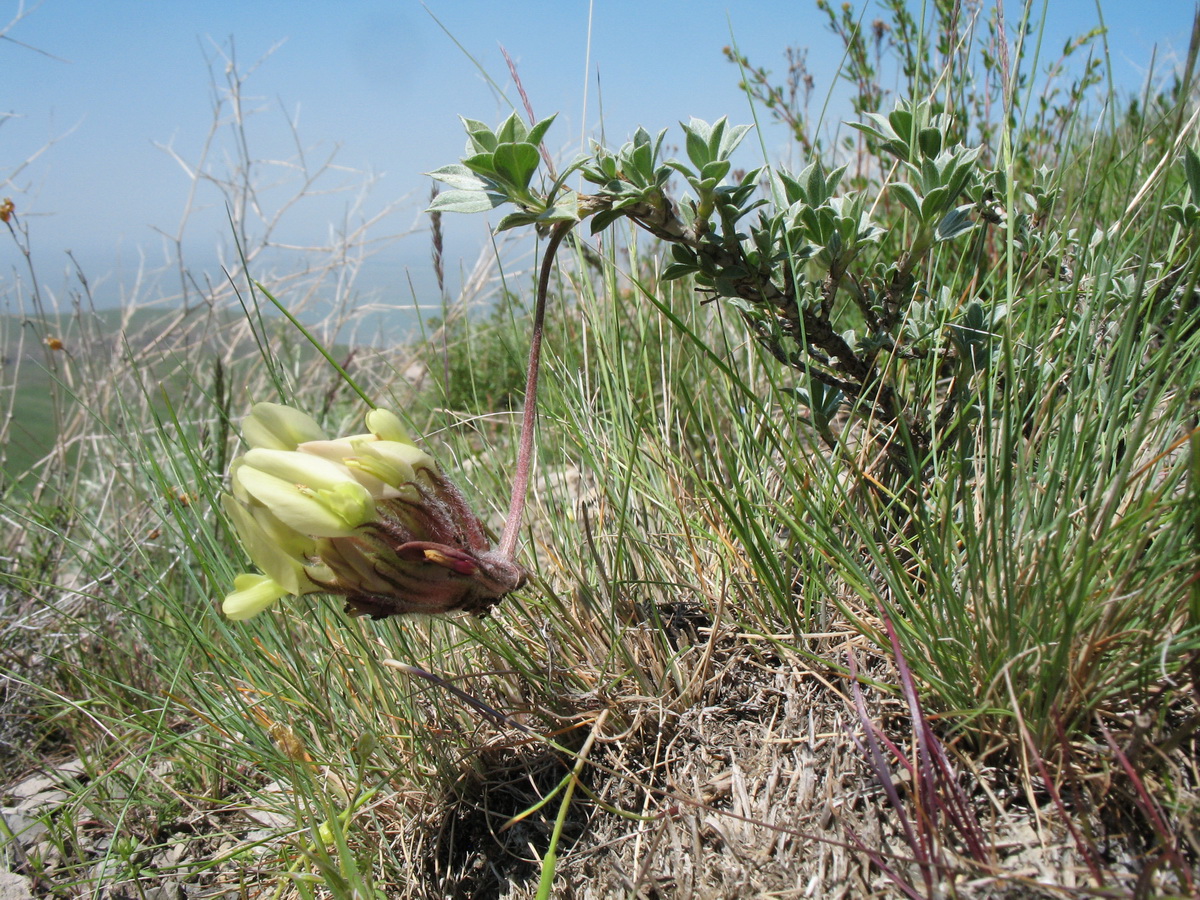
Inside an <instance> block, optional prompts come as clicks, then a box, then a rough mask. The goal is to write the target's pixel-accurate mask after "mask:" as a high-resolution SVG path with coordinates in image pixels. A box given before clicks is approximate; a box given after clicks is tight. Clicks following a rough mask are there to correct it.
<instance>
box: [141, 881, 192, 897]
mask: <svg viewBox="0 0 1200 900" xmlns="http://www.w3.org/2000/svg"><path fill="white" fill-rule="evenodd" d="M142 896H143V897H145V898H146V900H184V898H185V897H187V894H185V893H184V891H183V885H181V884H180V883H179V882H178V881H175V880H174V879H171V880H169V881H164V882H163V883H162V884H160V885H159V886H158V887H152V888H150V889H148V890H147V891H146V892H145V893H144V894H143V895H142Z"/></svg>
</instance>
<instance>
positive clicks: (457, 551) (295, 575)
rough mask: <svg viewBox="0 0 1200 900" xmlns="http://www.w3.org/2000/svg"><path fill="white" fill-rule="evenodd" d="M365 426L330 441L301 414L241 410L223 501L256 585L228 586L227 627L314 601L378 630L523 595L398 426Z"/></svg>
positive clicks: (512, 573) (272, 407)
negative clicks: (403, 617) (238, 451)
mask: <svg viewBox="0 0 1200 900" xmlns="http://www.w3.org/2000/svg"><path fill="white" fill-rule="evenodd" d="M366 424H367V429H368V433H367V434H356V435H351V436H349V437H343V438H337V439H335V440H329V439H328V438H327V437H326V435H325V434H324V433H323V432H322V430H321V428H320V426H319V425H317V423H316V422H315V421H313V420H312V419H311V418H310V417H309V416H307V415H305V414H304V413H302V412H300V411H299V410H295V409H292V408H291V407H287V406H282V405H280V404H278V403H258V404H256V405H255V406H254V408H253V409H252V410H251V412H250V415H249V416H248V417H247V418H246V420H245V421H244V422H243V430H242V434H243V437H244V438H245V441H246V443H247V444H248V445H249V446H250V449H249V450H247V451H246V453H245V454H244V455H242V456H239V457H238V458H237V459H235V460H234V461H233V463H232V464H231V466H230V469H229V477H230V482H231V490H232V493H231V494H227V495H225V496H224V497H223V498H222V500H223V504H224V508H225V512H226V513H227V514H228V515H229V518H230V519H231V520H232V521H233V524H234V526H235V527H236V528H237V532H238V536H239V537H240V538H241V540H242V544H243V546H244V547H245V548H246V552H247V553H248V554H249V555H250V559H251V560H252V561H253V562H254V564H255V565H256V566H257V567H258V568H259V569H261V570H262V574H248V575H239V576H238V577H237V578H236V579H235V580H234V590H233V592H232V593H231V594H229V595H228V596H227V597H226V598H225V602H224V604H223V606H222V609H223V610H224V612H225V615H227V616H228V617H229V618H231V619H248V618H250V617H251V616H254V615H257V614H258V613H260V612H262V611H263V610H264V609H266V608H267V607H268V606H270V605H271V604H272V603H274V602H275V601H276V600H278V599H279V598H281V597H283V596H286V595H289V594H295V595H300V594H309V593H317V592H321V593H330V594H339V595H341V596H344V597H345V598H346V612H348V613H349V614H351V615H358V616H362V615H369V616H371V617H372V618H376V619H379V618H384V617H386V616H394V615H400V614H402V613H446V612H452V611H455V610H466V611H469V612H473V613H477V614H478V613H483V612H486V611H487V610H488V609H489V608H491V607H492V606H493V605H495V604H496V603H497V602H498V601H499V600H500V599H501V598H503V597H504V596H505V595H506V594H508V593H509V592H510V591H513V590H516V589H517V588H519V587H520V586H521V585H522V584H524V583H525V578H526V574H525V571H524V570H523V569H522V568H521V567H520V566H518V565H517V564H516V563H514V562H512V561H511V560H509V559H507V558H505V557H504V556H503V555H501V554H500V553H497V552H496V551H494V550H492V549H491V548H490V546H489V544H488V541H487V537H486V536H485V535H484V532H483V527H482V525H481V524H480V522H479V520H478V519H477V518H476V517H475V515H474V514H473V513H472V512H471V510H470V508H469V507H468V506H467V504H466V501H465V500H464V499H463V496H462V494H461V493H460V492H459V490H458V488H457V487H455V486H454V484H453V483H452V482H450V480H449V479H447V478H446V477H445V476H444V475H443V474H442V473H441V472H440V471H439V469H438V467H437V463H435V462H434V460H433V458H432V457H431V456H430V455H429V454H428V453H426V452H425V451H424V450H421V449H420V448H418V447H416V446H415V445H414V444H413V443H412V441H411V439H410V438H409V437H408V435H407V434H406V433H405V431H404V428H403V426H402V425H401V424H400V420H399V419H398V418H397V417H396V415H395V414H394V413H391V412H389V411H387V410H384V409H375V410H372V411H371V412H369V413H368V414H367V417H366Z"/></svg>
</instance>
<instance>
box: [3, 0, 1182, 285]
mask: <svg viewBox="0 0 1200 900" xmlns="http://www.w3.org/2000/svg"><path fill="white" fill-rule="evenodd" d="M24 6H25V9H26V10H27V11H28V15H27V16H26V18H24V19H23V20H22V21H20V22H18V23H17V24H15V25H14V26H12V27H11V28H10V29H9V31H8V32H7V35H6V38H7V39H6V40H4V41H0V71H3V72H4V76H3V81H2V84H3V90H2V91H0V113H9V114H11V117H10V118H7V119H6V120H4V121H3V122H2V123H0V179H3V178H4V177H6V176H9V175H10V174H11V173H12V172H13V170H14V169H15V168H16V167H17V166H18V165H19V164H20V163H21V161H22V160H24V159H26V158H27V157H29V156H30V155H32V154H34V153H36V152H38V151H39V150H40V149H42V148H44V147H45V145H46V144H47V143H48V142H51V141H53V142H54V143H53V145H52V146H50V147H48V148H45V149H44V152H42V153H41V155H40V156H38V157H37V159H35V160H34V161H33V162H32V163H31V164H30V165H29V166H27V167H25V168H23V169H22V170H21V171H20V172H19V173H17V174H16V176H15V178H13V179H12V181H11V182H10V183H9V184H7V185H3V186H0V194H3V195H4V196H11V197H12V198H13V200H14V202H15V203H16V205H17V209H18V212H20V213H22V214H23V215H24V221H25V222H26V223H27V224H28V225H29V227H30V229H31V230H32V233H33V234H32V241H33V245H34V252H35V255H36V257H37V259H38V262H39V266H40V268H41V271H42V273H43V279H44V282H45V284H46V285H47V286H48V288H49V289H50V290H51V291H61V290H62V289H63V287H64V285H65V284H66V283H67V281H66V279H65V278H64V276H63V274H62V273H63V271H64V270H65V269H66V267H67V259H66V256H65V252H66V251H67V250H70V251H72V252H73V253H74V254H75V255H76V257H77V258H78V259H79V260H80V261H81V263H82V264H83V266H84V268H85V269H86V270H87V272H88V274H89V276H90V277H91V278H92V279H93V280H98V281H101V282H102V283H104V280H103V277H102V276H104V275H105V273H108V272H110V271H116V272H118V275H116V276H114V277H112V278H110V279H109V281H108V282H106V284H107V288H106V289H107V290H109V291H110V292H112V291H115V287H116V285H117V281H118V279H119V278H120V277H124V278H128V277H130V275H131V273H132V271H133V270H134V269H135V268H136V265H137V262H138V259H139V255H140V254H143V253H144V254H145V255H146V259H147V262H148V264H149V265H151V266H152V265H155V264H156V263H157V262H158V261H160V260H161V259H162V255H163V254H162V249H161V239H160V237H159V236H158V234H157V232H156V229H162V230H166V231H168V232H173V231H174V230H175V228H176V226H177V224H178V221H179V217H180V213H181V211H182V209H183V206H184V202H185V198H186V194H187V189H188V182H187V180H186V179H185V178H184V177H183V175H182V173H181V171H180V169H179V166H178V165H177V163H176V162H174V161H172V159H171V158H170V156H169V155H168V154H167V153H165V152H164V151H163V150H162V149H160V148H159V147H156V144H159V145H169V146H171V147H173V148H174V150H175V151H177V152H178V153H179V154H180V156H182V157H183V158H185V159H195V158H197V157H198V155H199V151H200V148H201V146H202V142H203V140H204V137H205V134H206V133H207V130H208V128H209V124H210V120H211V114H212V113H211V108H212V90H211V87H210V83H209V65H210V63H211V64H214V65H215V66H216V69H217V73H218V75H220V68H221V64H222V61H221V56H220V54H221V52H228V50H229V47H230V41H231V40H232V42H233V47H234V48H235V52H236V57H237V59H238V61H239V63H240V64H242V65H243V66H245V67H249V66H250V65H251V64H253V63H254V62H255V61H257V60H259V59H260V58H262V57H263V56H264V55H265V54H267V53H268V52H269V51H271V50H272V48H274V51H273V52H271V53H270V55H269V57H268V58H266V59H265V60H263V62H262V64H261V66H259V68H257V69H256V70H255V71H254V73H253V74H252V75H251V76H250V78H249V79H248V81H247V86H246V94H247V95H248V96H249V97H251V98H253V103H252V104H251V106H253V107H254V108H261V109H262V112H260V113H258V114H256V116H255V117H254V118H253V119H252V120H251V122H252V125H251V127H250V129H249V131H248V134H249V136H250V139H251V142H252V145H253V146H252V152H253V154H254V155H256V156H260V157H273V156H278V157H283V156H291V155H292V153H293V152H294V149H293V147H292V146H291V144H290V137H289V135H288V132H287V128H286V127H285V123H286V119H287V117H289V116H291V117H295V118H296V119H297V120H298V124H299V134H300V138H301V142H302V144H303V145H304V146H305V147H306V148H309V150H310V157H311V158H315V157H318V156H324V155H326V154H328V153H329V152H331V151H332V150H333V149H334V148H335V147H336V148H339V149H338V155H337V161H338V163H340V164H341V165H344V166H348V167H352V168H355V169H360V170H365V171H370V172H372V173H375V174H376V175H377V176H378V181H377V182H376V185H375V187H374V189H373V193H372V199H371V200H370V201H369V202H368V208H377V207H382V206H384V205H385V204H387V203H390V202H394V201H397V200H400V199H401V198H404V197H406V196H409V197H411V198H412V199H411V202H410V203H409V204H408V205H407V206H406V207H405V208H404V209H403V210H402V211H401V212H400V213H398V214H397V215H396V217H395V218H394V219H393V220H392V221H391V224H390V225H387V226H384V227H383V228H382V229H381V232H397V231H403V230H405V229H407V228H408V227H410V226H411V225H413V224H414V223H416V222H417V213H418V211H419V209H420V208H421V207H422V206H423V205H424V204H423V201H424V199H425V197H426V195H427V193H428V190H429V181H428V179H427V178H424V177H423V176H422V175H421V173H422V172H426V171H429V170H430V169H433V168H436V167H437V166H439V165H443V164H446V163H449V162H453V161H455V159H456V158H457V156H458V154H459V152H460V151H461V149H462V145H463V138H462V132H461V128H460V126H459V123H458V120H457V116H458V115H460V114H461V115H466V116H469V117H471V118H478V119H483V120H490V121H498V120H499V119H500V118H502V117H503V116H504V115H505V114H506V113H507V111H508V105H507V101H506V100H505V99H504V98H502V97H500V96H498V95H497V94H496V93H495V91H494V90H493V89H492V88H491V87H489V86H488V84H487V83H486V81H485V80H484V78H483V77H482V76H481V75H480V73H479V71H478V69H477V68H476V67H475V65H474V64H473V63H472V62H471V60H469V59H468V58H467V57H466V56H465V55H464V53H463V50H460V49H459V48H458V47H456V46H455V44H454V42H453V41H452V40H451V39H450V37H448V36H447V34H446V33H445V32H444V31H443V30H442V28H441V27H440V26H439V25H438V23H437V22H435V21H434V19H433V17H432V16H431V15H430V14H431V13H432V14H433V15H434V16H436V17H437V18H438V19H440V21H441V23H442V25H444V26H445V28H446V29H447V30H448V31H449V32H450V33H452V34H453V36H454V38H455V39H456V40H457V41H458V42H459V43H460V44H462V45H463V47H464V48H465V49H466V51H468V52H469V53H470V54H471V55H472V56H474V58H475V59H476V60H477V61H478V62H479V63H480V64H481V65H482V66H483V67H484V68H485V69H486V70H487V72H489V73H490V74H491V75H492V77H493V78H494V79H495V80H496V81H497V82H499V83H500V84H501V85H502V86H503V88H504V90H505V91H506V92H507V94H508V95H509V97H511V98H512V99H513V100H514V101H517V102H519V101H518V100H517V96H516V92H515V91H514V90H513V89H512V87H511V82H510V81H509V79H508V77H507V70H506V66H505V63H504V61H503V58H502V57H501V54H500V50H499V46H500V45H503V46H504V47H505V48H506V49H507V50H508V52H509V54H510V55H511V56H512V57H513V59H514V60H515V61H516V63H517V65H518V66H519V71H520V73H521V77H522V81H523V82H524V85H525V88H526V90H527V91H528V93H529V96H530V99H531V101H532V103H533V106H534V109H535V111H536V113H537V114H538V115H539V116H546V115H549V114H551V113H553V112H558V113H559V119H558V122H557V123H556V125H555V127H554V128H553V129H552V131H551V132H550V135H549V142H550V144H551V146H552V148H561V149H563V150H564V151H565V150H568V149H570V150H573V149H574V148H575V147H577V146H578V141H579V136H580V133H581V128H586V129H587V130H588V132H589V133H590V134H593V135H594V134H596V133H597V132H596V126H597V123H598V122H599V121H600V119H601V115H600V111H601V106H600V104H601V103H602V110H603V121H604V126H605V129H606V134H607V137H608V139H609V140H610V141H615V142H618V143H619V142H620V141H621V140H623V139H624V138H626V137H627V136H628V135H629V133H630V132H631V130H632V129H633V128H634V127H636V125H638V124H644V125H646V126H647V127H648V128H649V129H650V130H651V131H655V130H657V129H658V128H661V127H665V126H670V125H674V123H676V122H677V121H678V120H680V119H684V120H686V119H687V118H688V117H689V116H698V117H700V118H706V119H710V120H711V119H715V118H717V117H719V116H721V115H729V117H730V118H731V119H733V120H734V121H750V114H749V110H748V107H747V102H746V99H745V97H744V96H743V95H742V94H741V93H740V92H739V91H738V89H737V86H736V82H737V73H736V70H735V69H734V67H733V66H731V65H730V64H729V63H727V62H726V61H725V59H724V58H723V56H722V53H721V48H722V47H723V46H724V45H726V44H728V43H729V42H730V30H731V28H732V32H733V34H734V36H735V37H736V40H737V42H738V45H739V47H740V48H741V50H742V51H743V52H744V53H746V54H747V55H748V56H749V57H750V58H751V60H753V61H754V62H755V63H757V64H759V65H766V66H768V67H769V68H772V69H774V70H776V71H780V70H782V69H783V67H784V66H783V59H782V53H783V50H784V48H785V47H786V46H787V45H789V44H792V45H797V46H801V47H808V48H809V67H810V69H811V70H812V71H813V72H814V74H815V75H816V76H817V91H818V94H821V92H823V91H825V90H827V89H828V88H829V86H830V82H831V80H832V77H833V73H834V72H835V70H836V67H837V64H838V60H839V58H840V54H839V52H838V49H837V46H836V43H837V42H836V39H835V38H834V37H833V36H832V35H831V34H830V33H829V32H828V31H827V30H826V29H825V27H824V24H823V17H822V16H821V14H819V13H818V12H817V10H816V7H815V3H814V2H813V0H757V2H754V0H741V2H736V3H735V2H729V0H725V2H716V0H687V2H685V0H641V2H632V0H595V2H594V5H593V12H592V22H593V26H592V32H591V51H590V69H585V66H586V65H587V60H588V55H587V54H588V19H589V3H588V2H586V0H511V2H507V3H492V2H482V0H480V2H463V0H458V2H450V0H427V2H426V4H425V5H422V4H421V3H419V2H415V0H393V2H379V0H339V2H336V3H334V2H327V0H307V2H296V0H203V2H200V0H44V2H43V3H41V4H40V5H39V6H37V7H36V8H33V5H32V4H31V3H26V4H24ZM915 6H916V7H919V0H918V2H916V3H915ZM1008 6H1009V7H1010V15H1012V14H1013V12H1014V11H1015V9H1016V8H1019V6H1020V3H1018V2H1013V0H1010V2H1009V3H1008ZM19 8H21V4H19V3H16V2H12V0H4V2H0V19H2V22H0V25H2V23H3V22H8V21H9V20H11V19H12V18H13V16H14V15H15V14H16V12H17V10H18V9H19ZM1103 9H1104V14H1105V17H1106V21H1107V24H1108V26H1109V28H1110V47H1111V50H1112V58H1113V62H1114V74H1115V76H1116V77H1117V79H1118V81H1119V82H1120V83H1122V84H1124V85H1125V86H1127V87H1128V88H1130V89H1136V88H1137V87H1138V86H1140V84H1141V83H1142V81H1143V80H1144V77H1145V70H1146V67H1147V66H1148V64H1149V61H1150V58H1151V53H1152V52H1153V51H1154V49H1155V47H1156V46H1157V48H1158V51H1157V52H1158V54H1159V59H1160V65H1172V64H1174V62H1175V61H1176V60H1177V59H1179V58H1182V57H1183V55H1184V54H1185V52H1186V49H1187V38H1188V34H1189V31H1190V26H1191V15H1192V4H1191V3H1189V2H1185V0H1142V2H1137V3H1134V2H1130V0H1109V2H1107V3H1105V4H1104V6H1103ZM1096 21H1097V16H1096V10H1095V5H1094V3H1092V2H1085V0H1050V6H1049V16H1048V25H1047V36H1046V44H1047V47H1048V49H1047V53H1048V54H1050V53H1053V55H1057V52H1058V50H1059V49H1060V48H1061V47H1062V44H1063V41H1064V40H1065V39H1066V37H1067V36H1068V35H1070V34H1073V33H1079V32H1081V31H1084V30H1086V29H1087V28H1089V27H1091V26H1092V25H1094V24H1096ZM585 79H586V81H587V84H588V88H587V97H588V106H587V109H586V112H585V110H584V108H583V98H584V86H585ZM764 140H765V142H766V145H767V148H768V152H769V153H771V154H779V153H782V151H783V150H784V148H785V146H786V140H785V136H784V135H783V133H782V131H781V130H779V129H767V131H766V132H765V134H764ZM340 178H341V182H340V183H349V182H350V181H352V180H353V179H352V178H351V177H350V176H340ZM337 183H339V179H338V178H334V179H331V180H330V181H329V182H328V185H330V186H332V185H334V184H337ZM201 201H202V203H205V204H208V205H209V206H210V207H212V208H211V209H209V211H208V212H207V213H205V214H203V215H200V216H198V217H197V218H196V220H195V221H194V222H193V223H192V226H191V229H190V231H189V235H190V237H189V240H190V246H191V248H192V250H191V252H192V254H193V257H192V258H193V260H194V261H195V264H196V265H199V266H207V265H209V264H210V263H211V262H214V261H215V251H214V252H213V253H212V254H211V255H212V259H206V258H205V254H206V248H207V247H210V246H212V247H215V246H217V245H218V244H220V243H222V242H227V231H228V229H227V226H226V225H225V222H224V213H223V212H221V211H219V210H218V209H216V206H215V201H216V197H215V195H213V196H208V197H202V198H201ZM346 204H347V198H346V197H345V196H335V197H333V198H324V199H317V200H314V201H312V202H310V203H309V204H308V205H307V206H305V207H303V208H301V209H298V210H297V211H296V214H295V216H294V219H293V221H292V224H291V226H290V227H291V229H292V231H291V232H289V233H291V234H294V235H295V236H296V238H297V239H298V240H303V239H304V238H305V237H306V236H307V235H309V234H320V233H322V232H323V231H324V230H325V229H326V228H327V227H328V225H329V223H330V222H336V221H337V220H338V219H339V218H340V217H341V216H342V215H343V214H344V212H345V208H346ZM218 213H219V214H218ZM452 229H453V230H452V232H451V237H452V239H453V242H452V244H451V251H452V255H453V254H459V255H473V253H472V248H473V247H475V246H477V245H478V244H479V243H480V242H481V241H482V240H483V237H484V223H483V221H482V219H479V218H476V217H471V218H470V219H463V220H460V221H458V222H455V223H453V224H452ZM428 252H429V250H428V239H427V237H425V236H423V235H413V236H411V237H408V238H404V239H402V240H401V241H400V242H399V243H398V244H397V245H396V247H395V248H393V249H392V250H390V251H389V252H388V253H387V254H386V255H385V256H383V257H381V258H380V260H379V261H378V263H377V264H375V265H374V268H372V269H371V271H370V272H368V273H367V274H366V278H365V282H364V283H366V284H368V285H382V284H386V283H388V282H389V281H393V280H402V279H405V277H406V276H405V267H408V268H409V270H410V271H412V272H413V274H414V276H415V278H414V281H415V282H416V283H417V284H418V285H419V286H421V289H422V290H424V286H425V285H427V284H428V265H427V263H426V260H427V258H428ZM18 262H19V260H18V257H17V254H16V252H15V249H14V248H13V246H12V244H11V242H10V241H9V240H8V239H7V238H5V239H4V240H3V241H0V286H3V283H4V282H7V281H8V280H9V279H10V278H11V277H12V272H13V271H14V267H16V266H17V264H18ZM454 268H455V266H454V265H453V264H452V265H451V269H452V270H453V269H454ZM397 287H398V289H399V290H400V291H401V293H402V294H404V295H405V296H406V295H407V287H406V286H405V282H403V281H401V284H399V285H397Z"/></svg>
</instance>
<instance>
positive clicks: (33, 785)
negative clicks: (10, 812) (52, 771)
mask: <svg viewBox="0 0 1200 900" xmlns="http://www.w3.org/2000/svg"><path fill="white" fill-rule="evenodd" d="M58 785H59V780H58V779H57V778H51V777H49V776H48V775H34V776H33V777H32V778H26V779H25V780H24V781H22V782H21V783H20V784H14V785H13V786H12V787H11V788H9V789H8V791H7V793H9V794H11V795H12V797H13V799H14V800H28V799H29V798H30V797H32V796H34V795H35V794H40V793H42V792H43V791H48V790H50V789H51V788H55V787H58Z"/></svg>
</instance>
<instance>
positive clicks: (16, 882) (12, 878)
mask: <svg viewBox="0 0 1200 900" xmlns="http://www.w3.org/2000/svg"><path fill="white" fill-rule="evenodd" d="M0 900H33V891H32V890H31V889H30V883H29V879H28V878H23V877H22V876H20V875H17V874H16V873H14V872H0Z"/></svg>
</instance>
